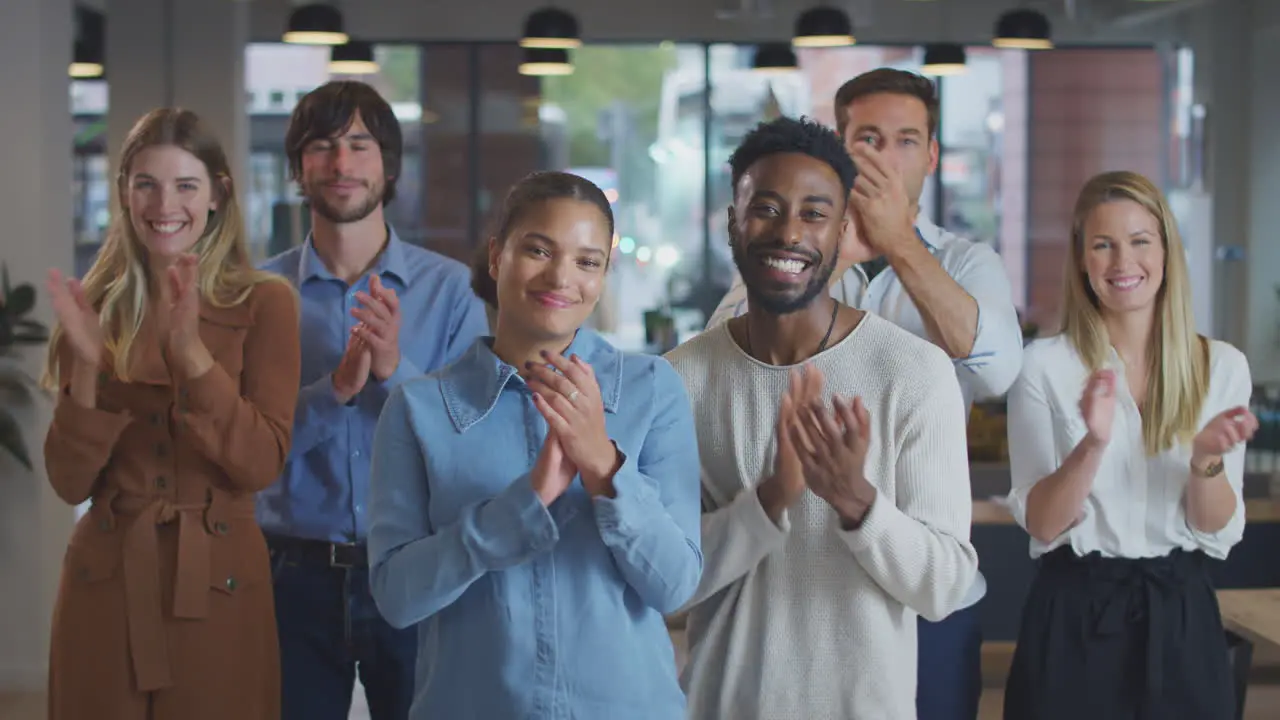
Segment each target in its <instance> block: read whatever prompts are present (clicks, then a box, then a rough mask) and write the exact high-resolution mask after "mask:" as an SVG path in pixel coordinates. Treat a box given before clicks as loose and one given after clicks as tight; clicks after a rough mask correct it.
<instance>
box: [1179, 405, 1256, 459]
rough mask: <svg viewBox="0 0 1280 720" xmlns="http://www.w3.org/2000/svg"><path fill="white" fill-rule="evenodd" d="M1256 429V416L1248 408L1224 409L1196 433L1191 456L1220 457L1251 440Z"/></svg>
mask: <svg viewBox="0 0 1280 720" xmlns="http://www.w3.org/2000/svg"><path fill="white" fill-rule="evenodd" d="M1257 431H1258V418H1257V417H1255V416H1254V414H1253V413H1251V412H1249V409H1248V408H1246V407H1233V408H1231V409H1230V410H1224V411H1222V412H1220V413H1218V415H1217V416H1216V417H1214V418H1213V419H1212V420H1210V421H1209V424H1208V425H1205V426H1204V429H1202V430H1201V431H1200V432H1198V433H1196V437H1195V440H1193V441H1192V444H1191V447H1192V451H1191V454H1192V456H1193V457H1212V458H1217V457H1221V456H1223V455H1226V454H1227V453H1229V452H1231V451H1232V450H1233V449H1235V447H1236V446H1237V445H1239V444H1240V443H1242V442H1249V441H1250V440H1252V439H1253V434H1254V433H1255V432H1257Z"/></svg>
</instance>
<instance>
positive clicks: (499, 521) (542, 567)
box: [369, 329, 702, 720]
mask: <svg viewBox="0 0 1280 720" xmlns="http://www.w3.org/2000/svg"><path fill="white" fill-rule="evenodd" d="M491 343H492V340H491V339H484V340H480V341H477V342H476V344H475V345H474V346H473V347H472V348H471V350H470V351H469V352H467V354H466V355H464V356H463V358H462V359H461V360H460V361H459V362H458V363H457V364H455V365H453V366H451V367H449V368H447V369H445V370H443V371H441V372H439V373H435V374H432V375H429V376H427V377H425V378H421V379H418V380H414V381H411V382H409V383H406V384H405V385H404V386H402V387H401V388H400V389H398V390H396V391H395V392H394V393H392V395H391V399H390V400H389V401H387V406H386V409H385V410H384V412H383V415H382V419H381V421H380V422H379V424H378V432H377V435H376V438H375V441H374V450H373V452H374V457H373V494H372V498H371V500H370V508H369V513H370V515H369V517H370V528H369V559H370V565H371V572H370V584H371V587H372V591H373V598H374V600H375V601H376V602H377V604H378V608H379V610H380V611H381V613H382V615H383V617H385V618H386V620H387V622H389V623H391V624H392V625H393V626H395V627H408V626H410V625H414V624H416V623H420V622H421V623H422V624H421V625H418V638H419V645H418V667H417V682H416V687H415V690H414V699H413V706H412V709H411V710H410V718H411V720H426V718H437V717H447V718H524V719H526V720H561V719H563V720H568V719H569V718H609V720H641V719H643V720H677V719H679V718H683V717H684V711H685V700H684V695H683V693H682V692H681V690H680V687H679V684H678V681H677V677H676V668H675V659H674V653H673V652H672V647H671V641H670V636H669V635H668V633H667V628H666V622H665V621H664V619H663V614H664V613H669V612H672V611H674V610H676V609H677V608H679V607H680V606H681V605H682V604H683V603H684V602H686V601H687V600H688V599H689V598H690V597H692V595H693V592H694V590H695V589H696V588H697V585H698V580H699V579H700V577H701V575H702V551H701V537H700V536H701V531H700V526H699V522H700V515H701V502H700V492H701V491H700V484H699V462H698V444H697V434H696V432H695V429H694V425H693V414H692V410H691V408H690V404H689V399H688V396H687V395H686V393H685V390H684V386H683V384H682V383H681V381H680V377H679V376H678V375H676V372H675V370H674V369H672V367H671V366H670V365H669V364H668V363H667V361H666V360H664V359H662V358H658V357H654V356H649V355H631V354H623V353H622V352H620V351H618V350H617V349H615V348H614V347H613V346H611V345H609V343H608V342H606V341H605V340H604V339H603V338H602V337H600V336H599V335H598V334H596V333H595V332H593V331H591V330H588V329H582V330H580V331H579V332H578V335H577V337H576V338H575V339H574V341H573V343H572V344H571V345H570V347H569V350H568V352H567V353H566V356H568V355H570V354H577V355H578V356H579V357H581V358H582V359H583V360H585V361H586V362H587V363H588V364H589V365H590V366H591V368H592V369H593V371H594V373H595V376H596V379H597V382H598V384H599V386H600V389H601V395H602V396H603V404H604V410H605V424H606V427H607V429H608V433H609V437H610V438H611V439H612V440H613V441H614V442H615V443H616V444H617V446H618V449H619V450H620V451H621V452H622V453H623V455H624V456H625V460H624V462H623V464H622V468H621V469H620V470H619V471H618V473H617V475H615V476H614V479H613V486H614V489H615V497H614V498H605V497H596V498H594V499H593V498H592V497H591V496H590V495H588V493H587V492H586V490H585V489H584V488H583V487H582V485H581V483H580V482H579V481H575V482H574V483H573V484H572V485H571V486H570V487H569V489H568V490H567V491H566V492H565V494H564V495H562V496H561V497H560V498H559V499H557V500H556V501H555V502H554V503H552V504H551V506H550V507H549V508H548V507H544V506H543V504H542V502H541V500H539V499H538V496H537V495H536V494H535V493H534V490H533V486H532V484H531V482H530V471H531V469H532V468H533V466H534V463H535V461H536V458H537V456H538V453H539V451H540V449H541V447H542V444H543V441H544V440H545V439H546V435H547V424H546V421H545V420H543V418H542V416H541V414H540V413H539V412H538V410H537V409H536V408H535V407H534V405H533V401H532V396H531V394H530V391H529V388H528V386H527V385H525V383H524V380H523V379H521V378H520V376H519V375H518V374H517V373H516V369H515V368H514V367H512V366H510V365H507V364H506V363H504V362H502V361H501V360H499V359H498V358H497V356H495V355H494V354H493V352H492V351H491V350H490V347H491Z"/></svg>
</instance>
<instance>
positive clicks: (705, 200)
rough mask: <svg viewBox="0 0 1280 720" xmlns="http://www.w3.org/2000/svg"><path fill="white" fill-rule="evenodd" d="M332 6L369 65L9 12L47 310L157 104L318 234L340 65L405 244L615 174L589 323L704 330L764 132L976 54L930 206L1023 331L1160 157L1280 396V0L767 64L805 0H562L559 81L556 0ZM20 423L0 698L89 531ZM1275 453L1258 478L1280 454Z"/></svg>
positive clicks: (1, 534)
mask: <svg viewBox="0 0 1280 720" xmlns="http://www.w3.org/2000/svg"><path fill="white" fill-rule="evenodd" d="M297 4H301V3H297ZM331 5H332V6H333V7H334V8H335V9H336V10H338V11H339V13H340V15H341V19H342V22H343V29H344V30H345V31H346V32H347V33H348V34H349V35H350V37H351V39H352V40H355V41H357V42H358V43H367V44H368V45H369V49H370V51H371V52H370V53H369V55H370V57H369V58H367V59H371V60H372V61H373V63H374V65H373V66H366V67H347V68H331V66H330V61H331V53H332V51H331V49H330V48H329V47H325V46H308V45H296V44H289V43H285V42H283V41H282V35H283V33H284V31H285V29H286V28H287V27H288V24H289V19H290V16H291V13H292V12H293V11H294V10H295V9H296V7H295V3H291V2H289V1H288V0H238V1H237V0H91V1H87V2H73V1H72V0H5V10H4V15H5V19H4V21H3V22H2V23H0V59H2V60H3V61H4V70H3V74H4V78H5V79H4V81H3V83H0V87H4V88H5V90H6V93H5V94H6V100H5V103H4V106H3V107H0V128H3V129H4V131H5V132H4V136H5V138H6V139H5V141H4V143H3V147H4V149H3V150H2V151H0V157H3V158H4V159H5V161H6V162H5V163H4V166H5V168H6V170H7V172H6V173H5V174H4V175H5V177H4V179H3V180H0V216H3V217H5V218H6V219H7V220H8V223H7V224H8V227H7V228H6V230H5V231H2V232H0V261H3V262H5V263H6V265H7V268H8V273H9V276H10V278H11V280H12V282H14V283H22V282H26V283H34V284H35V286H36V287H37V288H38V289H39V293H38V294H39V299H38V302H37V306H36V310H35V317H37V318H38V319H40V320H42V321H45V322H48V321H49V320H51V318H52V313H51V310H50V308H49V307H48V305H47V302H45V301H44V298H43V288H42V285H43V277H44V273H45V271H46V270H47V269H48V268H49V267H61V268H64V269H69V270H70V269H74V271H75V272H77V273H81V272H83V271H84V269H85V268H87V267H88V264H89V263H91V262H92V259H93V257H94V253H95V252H96V251H97V248H98V246H99V244H100V243H101V241H102V239H103V234H104V231H105V228H106V226H107V224H108V222H109V220H110V217H111V214H112V212H113V208H112V203H113V197H112V194H113V189H112V185H113V183H112V181H111V178H112V177H113V173H114V172H115V168H114V162H115V155H116V154H117V153H118V149H119V147H120V144H121V142H122V140H123V137H124V134H125V133H126V132H127V131H128V129H129V127H130V126H131V125H132V123H133V121H134V120H135V119H136V118H137V117H138V116H140V115H141V114H142V113H144V112H145V111H147V110H148V109H150V108H152V107H155V106H159V105H183V106H186V107H189V108H191V109H194V110H196V111H197V112H199V113H200V114H202V115H203V116H205V117H206V118H207V119H208V120H209V121H210V122H211V124H212V126H213V127H214V128H215V129H217V130H218V131H219V132H220V133H222V134H223V136H224V142H225V143H226V144H227V147H228V148H229V149H230V150H231V152H232V155H233V168H234V169H235V171H236V175H237V178H236V179H237V182H238V191H239V193H240V195H241V200H242V203H243V206H244V208H245V209H246V212H247V223H248V231H249V239H250V242H251V246H252V250H253V253H254V255H255V257H256V258H258V259H264V258H266V257H268V256H270V255H272V254H275V253H277V252H280V251H282V250H284V249H286V248H288V247H290V246H292V245H293V244H296V243H298V242H300V241H301V240H302V238H303V237H304V236H305V233H306V223H307V212H306V209H305V207H304V206H303V205H302V203H301V201H300V199H299V197H298V194H297V191H296V188H295V187H294V186H293V184H292V183H291V182H290V180H289V177H288V172H287V164H286V161H285V156H284V145H283V139H284V133H285V127H286V125H287V122H288V117H289V113H290V111H291V110H292V107H293V105H294V103H295V102H296V101H297V99H298V98H299V97H300V96H301V95H303V94H304V93H306V92H307V91H309V90H311V89H312V88H314V87H316V86H317V85H319V84H321V83H323V82H325V81H326V80H328V79H330V78H331V77H339V76H342V77H356V78H358V79H363V80H366V81H368V82H370V83H372V84H373V85H375V86H376V87H377V88H378V89H379V90H380V91H381V92H382V93H383V94H384V95H385V96H386V98H387V99H388V100H389V101H390V102H391V103H392V106H393V108H394V109H395V112H396V114H397V116H398V117H399V118H400V122H401V125H402V129H403V131H404V137H405V154H404V164H403V171H402V174H401V177H400V179H399V197H398V198H397V200H396V201H395V202H394V204H393V205H392V206H391V207H390V208H389V211H390V212H389V219H390V222H391V223H392V224H393V225H394V227H395V228H396V230H397V232H398V233H399V235H400V236H401V237H402V238H404V239H406V240H408V241H410V242H414V243H418V244H421V245H424V246H426V247H429V248H432V249H434V250H437V251H439V252H442V253H444V254H446V255H450V256H453V257H456V258H459V259H463V260H466V259H469V257H470V256H471V254H472V253H473V252H474V249H475V248H476V247H477V246H478V244H480V243H483V242H484V241H485V240H486V239H487V237H488V233H489V230H490V226H491V222H492V221H493V219H494V214H495V212H496V211H497V208H498V207H499V205H500V203H501V201H502V198H503V195H504V193H505V191H506V189H507V188H508V187H509V186H510V185H511V184H513V183H514V182H515V181H516V180H518V179H519V178H520V177H522V176H523V175H525V174H527V173H529V172H531V171H534V170H540V169H556V170H569V171H571V172H575V173H578V174H581V175H583V176H585V177H588V178H590V179H592V180H593V181H595V182H596V183H597V184H599V185H600V186H601V187H602V188H603V189H604V190H605V191H606V193H607V194H608V195H609V197H610V199H611V200H612V201H613V203H614V211H615V214H616V217H617V220H618V226H617V229H618V232H617V235H616V237H615V238H614V243H615V254H614V266H613V268H612V269H611V273H610V280H609V284H608V290H607V293H606V296H605V298H604V299H603V301H602V303H601V305H600V307H599V309H598V311H597V313H596V315H595V316H594V318H593V323H594V324H595V326H596V327H597V328H598V329H600V330H601V331H602V332H604V333H606V334H607V335H608V336H610V337H611V338H612V339H613V340H614V341H615V342H616V343H617V344H618V345H619V346H621V347H624V348H626V349H629V350H637V351H649V352H658V351H662V350H665V349H667V348H669V347H670V346H672V345H673V344H674V343H676V342H679V341H681V340H684V339H687V338H688V337H689V336H691V335H692V334H694V333H696V332H698V331H699V330H700V329H701V327H702V325H703V323H704V322H705V318H706V315H707V314H708V313H709V312H710V310H711V309H712V308H714V306H715V305H716V304H717V303H718V301H719V300H720V298H721V297H722V296H723V293H724V291H725V290H727V288H728V285H729V283H730V281H731V279H732V259H731V257H730V253H729V248H728V246H727V236H726V231H725V208H726V207H727V205H728V202H729V200H730V187H729V177H728V167H727V164H726V160H727V158H728V155H729V153H730V152H731V151H732V149H733V148H734V147H735V146H736V144H737V143H738V141H739V139H740V138H741V137H742V136H743V135H744V134H745V132H746V131H747V130H749V129H750V128H751V127H752V126H753V125H754V124H755V123H757V122H759V121H761V120H766V119H770V118H772V117H776V116H778V115H792V116H796V115H808V116H811V117H814V118H817V119H819V120H822V121H823V122H826V123H829V124H832V125H834V114H833V108H832V104H831V100H832V96H833V95H834V93H835V90H836V88H838V87H839V86H840V84H842V83H843V82H844V81H845V80H847V79H849V78H851V77H853V76H854V75H856V74H858V73H860V72H863V71H866V70H869V69H872V68H875V67H878V66H885V65H888V66H893V67H899V68H904V69H911V70H922V69H924V64H925V61H926V59H931V58H926V54H928V53H938V52H943V53H946V52H951V53H953V54H954V53H955V51H957V50H960V51H962V61H961V66H960V67H959V68H952V69H951V70H949V71H948V74H944V75H941V76H938V77H937V86H938V90H939V93H940V96H941V100H942V111H941V121H940V129H939V141H940V143H941V147H942V152H941V161H940V163H939V169H938V172H937V173H936V174H935V175H934V176H933V177H932V178H931V180H930V182H929V183H928V185H927V187H926V190H925V195H924V199H923V201H922V210H923V212H924V213H925V214H926V215H928V216H929V217H930V218H931V219H932V220H933V221H934V222H937V223H939V224H941V225H943V226H944V227H946V228H948V229H950V230H952V231H954V232H956V233H958V234H961V235H965V236H968V237H971V238H973V239H975V240H978V241H980V242H984V243H988V244H990V245H991V246H992V247H993V248H994V249H995V250H996V251H997V252H998V253H999V254H1000V256H1001V258H1002V259H1003V261H1004V264H1005V267H1006V269H1007V271H1008V274H1009V278H1010V280H1011V282H1012V286H1013V290H1014V296H1015V301H1016V303H1017V305H1018V308H1019V310H1020V312H1021V313H1022V316H1023V319H1024V323H1025V325H1026V330H1027V333H1028V335H1029V336H1030V335H1034V334H1036V333H1046V332H1051V331H1052V330H1053V329H1054V326H1055V324H1056V316H1057V311H1058V303H1059V296H1060V294H1061V291H1060V288H1061V271H1062V267H1063V261H1064V253H1065V251H1066V248H1067V237H1068V232H1069V222H1070V220H1069V218H1070V212H1071V207H1072V204H1073V202H1074V199H1075V194H1076V192H1077V191H1078V189H1079V188H1080V186H1081V185H1082V184H1083V182H1084V181H1085V180H1086V179H1087V178H1088V177H1089V176H1091V175H1093V174H1095V173H1097V172H1100V171H1103V170H1110V169H1129V170H1135V171H1138V172H1141V173H1143V174H1145V175H1147V176H1149V177H1151V178H1152V179H1153V180H1155V181H1156V182H1157V184H1159V185H1160V186H1161V187H1163V188H1164V190H1165V191H1166V193H1167V194H1168V196H1169V198H1170V201H1171V203H1172V204H1173V205H1174V207H1175V209H1176V211H1177V213H1178V216H1179V221H1180V226H1181V230H1182V233H1183V237H1184V240H1185V242H1186V244H1187V248H1188V253H1189V259H1190V261H1191V262H1190V267H1191V271H1192V282H1193V291H1194V296H1195V305H1196V319H1197V323H1198V324H1199V325H1200V327H1201V331H1202V332H1204V333H1206V334H1210V335H1213V336H1216V337H1219V338H1222V339H1225V340H1228V341H1230V342H1232V343H1234V344H1236V345H1237V346H1238V347H1240V348H1242V349H1243V350H1245V352H1246V353H1247V355H1248V357H1249V360H1250V364H1251V367H1252V372H1253V375H1254V380H1255V382H1256V383H1257V384H1258V385H1259V386H1260V388H1263V389H1262V390H1261V391H1260V392H1261V395H1260V398H1261V399H1263V400H1265V399H1266V397H1267V393H1270V392H1272V390H1268V389H1267V388H1269V387H1273V386H1274V385H1276V384H1278V383H1280V240H1277V238H1276V231H1275V228H1276V227H1280V203H1276V202H1275V200H1274V197H1275V196H1276V194H1277V193H1278V192H1280V123H1276V122H1275V121H1274V118H1276V117H1280V93H1278V92H1277V91H1276V90H1277V87H1278V85H1277V81H1276V76H1275V71H1274V69H1273V68H1275V67H1280V42H1277V41H1278V40H1280V3H1277V2H1274V0H1031V1H1029V2H1024V1H1023V0H850V1H848V2H841V3H835V5H836V6H838V7H839V8H840V9H842V10H844V11H845V13H846V14H847V16H848V17H849V18H850V20H851V22H852V26H853V35H854V36H855V37H856V43H855V44H853V45H851V46H845V47H832V48H804V47H801V48H796V49H795V51H794V65H793V66H791V67H785V65H786V63H783V65H784V67H757V65H759V64H760V63H758V62H757V60H758V59H759V57H758V51H759V50H760V48H761V47H762V46H769V45H770V44H777V43H781V44H783V45H784V46H785V45H787V44H789V43H790V41H791V33H792V30H793V28H794V25H795V21H796V19H797V18H798V17H799V16H800V15H801V14H802V13H803V12H804V11H805V10H807V9H810V6H811V5H813V3H810V2H807V1H805V0H648V1H647V2H643V3H613V2H609V3H605V2H591V1H588V0H562V1H561V2H557V3H555V5H556V6H557V7H559V8H560V9H562V10H565V11H568V12H570V13H572V14H573V15H574V16H575V17H576V18H577V20H578V22H579V23H580V27H581V30H582V39H583V43H584V44H583V45H582V47H580V48H578V49H575V50H570V51H568V57H569V60H570V63H571V72H570V73H568V74H551V75H535V74H528V73H527V70H528V69H527V68H525V71H524V72H522V68H521V66H522V62H523V61H524V60H526V59H527V56H526V51H525V50H524V49H522V48H521V47H520V46H519V44H518V42H517V40H518V39H519V37H520V33H521V28H522V23H523V22H524V21H525V19H526V18H527V17H528V16H529V14H530V13H532V12H533V11H535V10H537V9H538V8H539V7H540V3H538V2H535V1H534V0H485V2H483V3H460V2H449V1H446V0H429V1H421V0H345V1H343V2H334V3H331ZM1018 9H1023V10H1031V11H1034V12H1037V13H1040V14H1041V16H1042V17H1043V18H1044V19H1045V20H1047V24H1048V29H1049V33H1048V39H1049V40H1051V45H1052V47H1049V48H1046V49H1035V50H1027V49H1003V48H999V47H995V46H993V42H992V40H993V37H994V36H995V34H996V29H997V25H998V23H999V21H1000V19H1001V17H1002V15H1004V14H1005V13H1006V12H1008V11H1011V10H1018ZM938 45H945V46H946V47H945V48H939V47H937V46H938ZM77 50H79V51H80V52H90V53H92V51H94V50H96V51H97V52H98V56H97V57H98V58H99V59H100V61H101V64H102V66H103V75H102V76H101V77H94V78H72V77H69V76H68V67H69V63H70V61H71V60H72V59H73V58H74V54H75V52H77ZM1273 61H1276V62H1273ZM552 72H558V71H556V70H552ZM952 73H953V74H952ZM40 357H41V355H40V353H39V352H38V351H36V350H33V349H30V348H26V349H23V348H18V349H15V350H14V351H13V352H11V353H10V354H9V359H8V360H7V361H6V362H10V363H15V364H16V365H18V366H21V367H24V368H26V369H27V370H29V371H31V372H34V371H35V370H36V369H38V366H39V358H40ZM1277 394H1280V393H1277ZM6 402H9V399H7V398H6ZM14 402H15V404H16V402H17V401H16V400H14ZM996 405H997V406H998V403H997V404H996ZM992 412H996V413H998V408H996V409H994V410H993V411H992ZM22 413H23V415H22V417H23V421H22V430H23V434H24V437H25V440H26V443H27V445H28V446H29V447H30V450H31V453H30V454H31V455H32V459H33V463H34V467H33V469H31V470H28V469H26V468H24V467H22V466H21V465H20V464H19V463H17V462H15V461H13V460H12V459H11V458H9V457H0V568H3V569H4V571H5V573H4V574H5V576H6V577H8V578H9V579H10V582H6V583H5V586H6V587H5V589H4V590H0V692H3V691H4V690H5V689H6V688H15V689H23V688H28V689H32V688H34V689H36V690H39V689H40V688H41V687H42V683H43V677H44V675H43V673H44V663H45V657H44V653H45V651H46V648H47V628H48V616H49V612H50V608H51V605H52V598H53V595H54V591H55V588H56V583H57V577H58V572H59V568H60V563H61V554H62V551H63V548H64V546H65V540H66V536H67V529H68V528H69V525H70V522H71V521H72V518H73V514H72V512H71V510H70V509H68V508H66V507H65V506H63V505H61V504H60V502H59V501H58V500H57V499H56V498H54V497H52V496H51V493H50V492H49V491H48V490H47V488H46V484H45V483H44V481H43V478H42V477H41V475H40V473H41V469H40V462H39V458H38V457H37V456H38V455H39V449H40V441H41V438H42V436H43V429H44V427H45V426H46V425H47V422H48V417H49V406H48V403H47V402H45V401H43V400H41V399H39V398H38V397H36V398H35V399H34V400H32V401H31V402H29V403H27V404H25V405H24V406H23V409H22ZM983 428H984V426H983V424H982V423H976V424H975V428H974V429H973V430H972V431H971V434H972V435H973V438H972V440H973V446H974V448H975V451H976V452H975V454H976V455H981V456H982V457H983V458H984V459H985V460H988V461H990V462H994V463H997V464H998V463H999V462H1000V461H1001V458H1002V451H1001V448H1000V447H999V444H1000V442H1001V440H1002V438H1001V437H1000V436H1002V435H1003V432H1002V430H1001V431H1000V432H998V433H991V434H990V436H989V437H988V436H987V434H984V433H985V431H984V429H983ZM1263 445H1264V447H1261V448H1260V449H1259V454H1258V455H1256V456H1255V457H1254V458H1253V459H1252V460H1251V462H1253V467H1255V469H1257V470H1259V472H1262V471H1274V470H1275V469H1280V466H1278V465H1276V464H1274V463H1275V460H1274V455H1264V454H1262V453H1264V452H1268V451H1267V448H1266V447H1265V443H1263ZM1273 450H1274V448H1273ZM975 493H976V491H975ZM1024 554H1025V553H1024ZM984 569H985V567H984ZM1271 584H1280V581H1278V582H1274V583H1271Z"/></svg>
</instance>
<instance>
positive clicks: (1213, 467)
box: [1191, 458, 1225, 478]
mask: <svg viewBox="0 0 1280 720" xmlns="http://www.w3.org/2000/svg"><path fill="white" fill-rule="evenodd" d="M1224 466H1225V465H1224V463H1223V462H1222V458H1218V459H1217V460H1214V461H1213V462H1211V463H1209V464H1208V465H1206V466H1205V467H1202V468H1201V467H1196V464H1195V463H1191V470H1192V472H1194V473H1195V474H1196V475H1199V476H1200V477H1206V478H1211V477H1217V476H1218V475H1221V474H1222V470H1223V467H1224Z"/></svg>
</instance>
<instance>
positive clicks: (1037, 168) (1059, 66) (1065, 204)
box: [1027, 49, 1165, 331]
mask: <svg viewBox="0 0 1280 720" xmlns="http://www.w3.org/2000/svg"><path fill="white" fill-rule="evenodd" d="M1028 72H1029V77H1028V84H1027V85H1028V93H1029V95H1030V98H1029V100H1030V101H1029V105H1030V112H1029V116H1028V118H1027V121H1028V123H1029V128H1028V147H1027V149H1028V156H1029V157H1028V174H1029V177H1028V185H1027V201H1028V203H1027V209H1028V217H1027V235H1028V237H1027V255H1028V258H1027V259H1028V268H1027V269H1028V273H1027V298H1028V315H1029V318H1030V319H1032V320H1035V321H1036V322H1038V323H1040V325H1041V326H1042V328H1044V330H1045V331H1051V330H1053V329H1054V328H1057V327H1058V324H1059V319H1058V312H1059V307H1060V304H1061V296H1062V272H1063V267H1064V266H1065V262H1066V252H1067V248H1068V244H1069V237H1070V232H1071V210H1072V207H1073V206H1074V204H1075V199H1076V195H1077V193H1079V191H1080V188H1081V186H1082V185H1084V183H1085V182H1086V181H1087V180H1088V179H1089V178H1090V177H1091V176H1093V175H1095V174H1097V173H1100V172H1104V171H1107V170H1132V171H1134V172H1139V173H1142V174H1144V175H1146V176H1148V177H1150V178H1151V179H1152V180H1153V181H1155V182H1156V184H1157V185H1163V177H1162V175H1163V155H1164V148H1165V142H1164V133H1163V132H1162V128H1161V125H1162V123H1163V122H1164V121H1165V110H1164V76H1163V73H1164V68H1163V64H1162V61H1161V57H1160V54H1159V53H1158V52H1157V51H1155V50H1149V49H1087V50H1085V49H1081V50H1059V51H1054V52H1041V53H1032V54H1031V55H1030V58H1029V63H1028Z"/></svg>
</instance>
